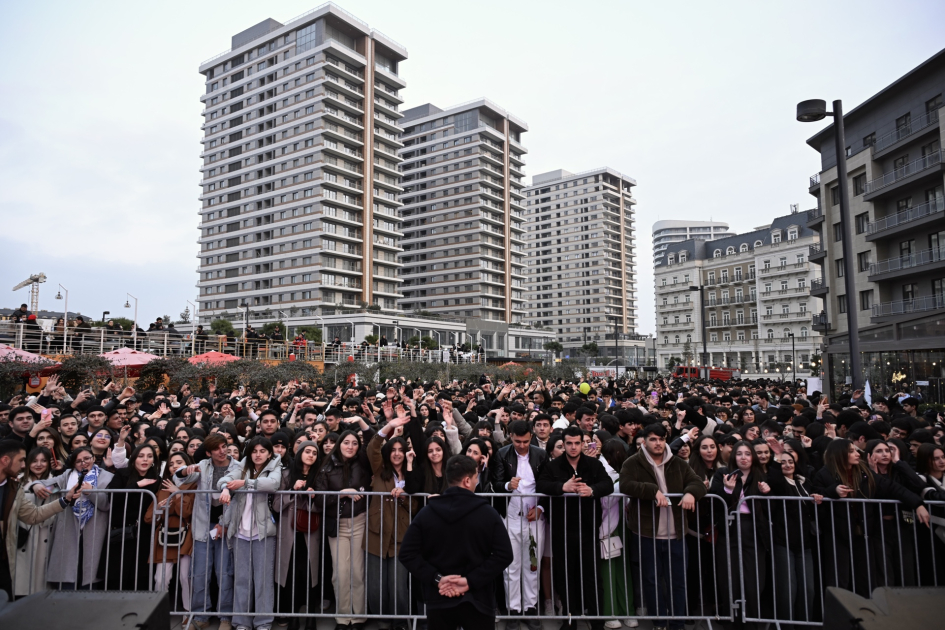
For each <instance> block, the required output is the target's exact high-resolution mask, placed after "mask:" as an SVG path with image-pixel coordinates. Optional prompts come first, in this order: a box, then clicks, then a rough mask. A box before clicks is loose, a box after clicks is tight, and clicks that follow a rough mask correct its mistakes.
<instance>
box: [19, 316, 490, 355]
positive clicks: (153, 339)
mask: <svg viewBox="0 0 945 630" xmlns="http://www.w3.org/2000/svg"><path fill="white" fill-rule="evenodd" d="M0 343H6V344H9V345H10V346H12V347H14V348H16V349H18V350H25V351H26V352H32V353H34V354H41V355H46V356H62V355H76V354H104V353H106V352H112V351H114V350H118V349H119V348H131V349H134V350H137V351H139V352H147V353H149V354H153V355H155V356H158V357H162V358H166V357H192V356H196V355H201V354H204V353H207V352H219V353H221V354H225V355H228V356H232V357H234V358H247V359H271V360H277V361H279V360H285V359H292V360H300V361H322V362H325V363H344V362H351V361H362V362H368V363H375V362H380V361H414V362H421V363H484V362H485V361H486V355H485V353H484V352H476V351H475V350H469V351H466V350H463V349H462V348H459V347H456V346H450V347H446V346H444V347H442V348H435V349H430V348H421V347H416V346H408V347H406V348H404V347H400V346H393V345H388V346H379V345H371V344H368V343H367V342H363V343H353V342H341V341H338V342H334V343H315V342H314V341H303V340H290V339H287V340H273V339H243V338H241V337H233V336H228V335H216V334H212V333H208V334H207V335H206V336H197V337H195V336H194V335H191V334H183V333H179V332H176V331H170V330H162V331H150V332H142V333H139V334H137V335H134V334H133V333H131V332H129V331H124V330H108V329H106V328H92V329H88V330H85V331H76V330H69V331H68V334H65V333H63V332H50V331H43V330H34V329H31V328H29V326H28V325H27V324H10V325H8V326H6V327H3V328H0Z"/></svg>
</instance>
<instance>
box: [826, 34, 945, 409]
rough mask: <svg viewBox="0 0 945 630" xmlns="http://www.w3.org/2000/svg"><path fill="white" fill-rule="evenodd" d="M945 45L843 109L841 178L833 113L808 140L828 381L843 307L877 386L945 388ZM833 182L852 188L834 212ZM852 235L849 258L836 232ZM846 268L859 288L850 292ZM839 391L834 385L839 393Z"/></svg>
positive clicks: (845, 362) (842, 328)
mask: <svg viewBox="0 0 945 630" xmlns="http://www.w3.org/2000/svg"><path fill="white" fill-rule="evenodd" d="M943 105H945V50H942V51H939V52H938V53H936V54H935V55H933V56H932V57H931V58H929V59H927V60H926V61H924V62H923V63H921V64H920V65H919V66H917V67H916V68H914V69H912V70H911V71H909V72H908V73H906V74H905V75H903V76H902V77H900V78H898V79H896V80H895V81H894V82H893V83H891V84H890V85H888V86H886V87H884V88H882V89H881V90H879V91H878V92H877V93H876V94H874V95H873V96H871V97H869V98H868V99H866V100H865V101H864V102H862V103H860V104H859V105H857V106H856V107H849V105H848V106H847V107H848V109H847V111H846V112H845V114H844V116H843V124H844V130H845V138H846V144H847V146H846V156H847V180H846V181H839V178H838V174H837V154H836V149H835V148H834V147H835V144H834V142H835V141H834V133H835V127H834V125H832V124H831V125H829V126H827V127H825V128H823V129H822V130H820V131H819V132H817V133H816V134H814V135H813V136H812V137H811V138H810V139H809V140H808V141H807V144H808V145H809V146H810V147H812V148H813V149H814V150H816V151H817V152H818V153H819V157H820V170H819V171H818V172H817V173H815V174H814V175H813V176H811V178H810V194H811V195H813V196H814V198H815V199H816V202H817V206H816V207H815V208H813V209H811V210H809V211H808V212H807V226H808V227H809V228H811V229H813V230H815V231H816V232H818V233H819V234H820V244H819V246H818V247H816V248H813V249H812V250H811V252H810V259H811V262H813V263H815V264H816V265H817V266H818V273H817V277H816V279H815V281H814V290H813V294H814V295H815V296H817V297H819V298H820V299H822V300H823V303H822V306H821V307H818V308H817V311H819V314H818V315H817V316H815V317H814V319H813V327H814V328H815V329H816V330H819V331H822V332H823V333H824V335H825V340H824V341H825V342H824V346H825V347H824V350H825V355H826V356H825V363H824V376H825V377H826V378H827V380H828V383H829V386H830V387H831V388H832V389H833V391H835V392H836V391H839V389H840V388H842V387H843V385H844V383H845V382H846V381H847V379H848V378H850V377H851V374H850V373H849V369H850V361H849V358H850V357H849V353H850V346H849V340H848V328H847V310H848V309H852V310H853V311H854V312H855V313H856V318H855V321H856V327H857V329H858V335H859V345H860V354H861V357H860V363H861V365H862V368H863V371H864V374H863V375H862V376H863V377H865V378H868V379H869V381H870V386H871V387H872V388H873V391H874V392H875V391H877V389H878V390H879V391H881V392H883V393H889V392H890V391H895V390H899V389H908V390H909V391H914V392H918V393H920V394H921V395H922V396H923V402H942V401H943V400H945V169H943V164H945V159H943V158H945V151H943V149H942V146H943V143H945V132H943V129H945V126H943V125H942V123H941V119H942V117H943V115H945V110H943V109H942V107H943ZM840 186H845V187H846V190H847V198H848V199H849V205H850V213H849V216H848V217H843V216H841V213H840V189H839V187H840ZM846 239H850V242H849V245H850V248H849V249H850V256H851V258H850V259H846V258H845V257H844V254H843V242H844V240H846ZM848 274H849V275H852V276H853V280H854V285H855V295H848V293H847V289H846V276H847V275H848ZM835 395H836V394H835Z"/></svg>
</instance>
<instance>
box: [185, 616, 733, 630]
mask: <svg viewBox="0 0 945 630" xmlns="http://www.w3.org/2000/svg"><path fill="white" fill-rule="evenodd" d="M316 625H317V630H334V628H335V620H334V618H320V619H318V620H317V624H316ZM560 625H561V622H559V621H546V622H545V623H544V624H543V626H544V627H543V628H542V630H558V628H559V627H560ZM217 627H218V623H217V621H216V620H215V619H214V620H212V621H211V623H210V626H209V627H208V628H207V630H217ZM686 627H687V628H692V627H693V626H686ZM716 627H718V626H716ZM522 628H525V626H524V624H522ZM652 628H653V624H652V623H651V622H649V621H640V627H639V630H652ZM171 630H183V629H182V628H181V618H180V617H175V618H174V619H173V620H172V623H171ZM272 630H284V629H283V626H277V625H273V627H272ZM366 630H378V626H377V624H376V623H373V622H371V623H368V624H367V626H366ZM496 630H505V622H499V623H498V624H497V628H496ZM578 630H590V626H589V625H587V624H584V623H578ZM622 630H629V629H628V628H627V627H626V626H624V627H623V628H622Z"/></svg>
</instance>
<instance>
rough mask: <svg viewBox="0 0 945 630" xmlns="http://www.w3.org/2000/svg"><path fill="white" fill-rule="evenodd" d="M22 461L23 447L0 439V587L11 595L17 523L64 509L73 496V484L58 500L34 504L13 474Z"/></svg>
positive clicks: (42, 518)
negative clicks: (39, 504)
mask: <svg viewBox="0 0 945 630" xmlns="http://www.w3.org/2000/svg"><path fill="white" fill-rule="evenodd" d="M25 465H26V449H24V448H23V444H22V443H20V442H18V441H13V440H3V441H0V540H2V543H3V544H2V545H0V591H6V592H7V596H8V597H9V598H10V600H12V599H13V577H14V576H13V568H14V566H15V565H16V535H17V523H18V522H20V521H22V522H23V523H26V524H27V525H35V524H37V523H42V522H43V521H45V520H46V519H47V518H50V517H52V516H54V515H56V514H58V513H59V512H62V511H63V510H64V509H66V506H68V505H69V503H70V501H71V500H72V499H73V498H74V495H75V488H73V489H72V490H70V491H69V492H68V493H67V494H66V496H64V497H63V496H60V497H59V500H58V501H53V502H51V503H47V504H46V505H41V506H38V505H36V504H34V503H33V502H32V501H27V500H26V499H25V497H24V495H23V492H24V489H23V488H21V487H20V484H19V483H18V482H17V479H16V478H17V477H18V476H19V475H20V473H21V472H23V468H24V467H25Z"/></svg>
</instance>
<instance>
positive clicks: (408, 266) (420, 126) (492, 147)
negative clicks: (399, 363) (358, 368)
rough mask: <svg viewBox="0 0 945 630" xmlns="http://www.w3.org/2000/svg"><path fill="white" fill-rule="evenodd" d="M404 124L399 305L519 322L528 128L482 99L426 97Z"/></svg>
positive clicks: (522, 313)
mask: <svg viewBox="0 0 945 630" xmlns="http://www.w3.org/2000/svg"><path fill="white" fill-rule="evenodd" d="M401 122H402V124H403V126H404V135H403V138H402V140H403V148H401V149H400V157H401V159H402V160H403V164H402V167H401V171H402V176H403V180H402V181H403V187H404V192H403V195H402V198H401V200H402V201H403V207H402V208H401V210H400V215H401V218H402V220H403V231H404V236H403V253H402V254H401V257H400V262H401V263H402V265H403V269H402V270H401V278H402V279H403V285H402V287H401V289H402V292H403V296H402V297H401V299H400V305H401V307H402V308H403V309H404V310H405V311H425V312H428V313H431V314H436V315H450V316H454V317H463V318H473V319H478V320H484V321H486V320H488V321H491V322H504V323H505V324H518V323H521V322H522V321H523V320H524V318H525V313H526V312H525V206H524V200H525V194H524V192H523V190H522V189H523V187H524V185H525V184H524V177H525V175H524V173H523V171H522V169H523V167H524V164H525V163H524V156H525V153H526V152H527V150H526V149H525V147H524V146H523V145H522V134H523V133H525V132H526V131H527V130H528V125H527V124H526V123H525V122H524V121H523V120H521V119H519V118H517V117H516V116H514V115H513V114H511V113H509V112H507V111H506V110H505V109H503V108H502V107H499V106H498V105H496V104H495V103H493V102H491V101H489V100H488V99H485V98H481V99H477V100H475V101H471V102H468V103H463V104H462V105H457V106H454V107H448V108H446V109H440V108H439V107H436V106H435V105H432V104H430V103H427V104H425V105H421V106H418V107H414V108H411V109H409V110H406V111H405V112H404V119H403V120H402V121H401ZM486 328H487V329H488V330H490V331H493V330H492V329H493V328H494V326H493V325H492V324H489V325H487V326H486ZM506 329H507V327H506ZM493 332H494V331H493Z"/></svg>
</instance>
